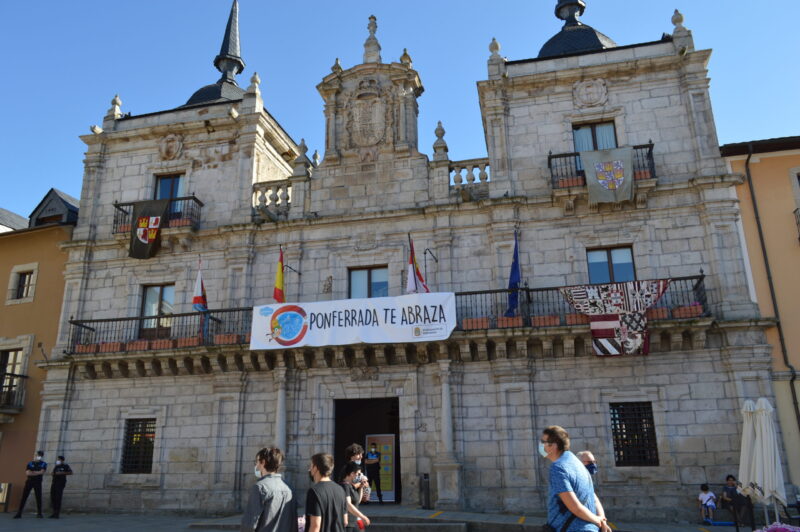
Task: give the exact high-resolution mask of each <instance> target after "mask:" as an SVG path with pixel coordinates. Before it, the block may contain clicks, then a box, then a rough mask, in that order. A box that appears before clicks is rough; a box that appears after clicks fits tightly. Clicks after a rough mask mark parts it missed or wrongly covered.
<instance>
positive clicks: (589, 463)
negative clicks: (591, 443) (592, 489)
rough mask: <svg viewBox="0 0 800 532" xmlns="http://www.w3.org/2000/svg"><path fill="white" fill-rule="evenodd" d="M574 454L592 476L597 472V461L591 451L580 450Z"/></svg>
mask: <svg viewBox="0 0 800 532" xmlns="http://www.w3.org/2000/svg"><path fill="white" fill-rule="evenodd" d="M575 456H577V457H578V460H580V461H581V463H582V464H583V465H585V466H586V470H587V471H588V472H589V474H590V475H592V477H594V476H595V475H596V474H597V461H596V460H595V459H594V455H593V454H592V452H591V451H581V452H579V453H577V454H576V455H575ZM592 480H594V478H593V479H592Z"/></svg>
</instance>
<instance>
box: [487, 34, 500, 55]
mask: <svg viewBox="0 0 800 532" xmlns="http://www.w3.org/2000/svg"><path fill="white" fill-rule="evenodd" d="M489 51H490V52H491V53H492V57H500V43H499V42H497V39H495V38H494V37H492V42H490V43H489Z"/></svg>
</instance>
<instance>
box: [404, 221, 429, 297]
mask: <svg viewBox="0 0 800 532" xmlns="http://www.w3.org/2000/svg"><path fill="white" fill-rule="evenodd" d="M408 245H409V246H410V247H411V255H409V257H408V279H407V280H406V293H407V294H418V293H420V292H430V290H428V285H426V284H425V279H424V278H423V277H422V272H421V271H419V264H417V256H416V255H415V254H414V242H413V241H412V240H411V235H410V234H409V235H408Z"/></svg>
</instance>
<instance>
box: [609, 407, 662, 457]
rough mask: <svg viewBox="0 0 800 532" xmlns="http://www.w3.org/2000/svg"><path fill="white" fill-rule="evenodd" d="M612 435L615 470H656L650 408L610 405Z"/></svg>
mask: <svg viewBox="0 0 800 532" xmlns="http://www.w3.org/2000/svg"><path fill="white" fill-rule="evenodd" d="M610 407H611V408H610V410H611V433H612V436H613V438H614V459H615V461H616V465H617V466H657V465H658V446H657V445H656V428H655V423H654V421H653V404H652V403H650V402H640V403H611V405H610Z"/></svg>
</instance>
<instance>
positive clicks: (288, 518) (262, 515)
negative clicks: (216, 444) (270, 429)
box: [241, 447, 297, 532]
mask: <svg viewBox="0 0 800 532" xmlns="http://www.w3.org/2000/svg"><path fill="white" fill-rule="evenodd" d="M281 465H283V453H282V452H281V450H280V449H278V448H277V447H269V448H264V449H261V450H260V451H258V453H256V464H255V468H254V469H253V473H254V474H255V476H256V478H257V479H259V480H258V482H256V483H255V484H254V485H253V487H252V488H250V498H249V499H248V501H247V508H245V511H244V514H243V515H242V526H241V531H242V532H253V531H256V532H296V530H297V505H296V504H295V501H294V496H293V495H292V490H291V489H290V488H289V486H287V485H286V483H285V482H284V481H283V479H282V478H281V475H280V473H278V470H279V469H280V468H281Z"/></svg>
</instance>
